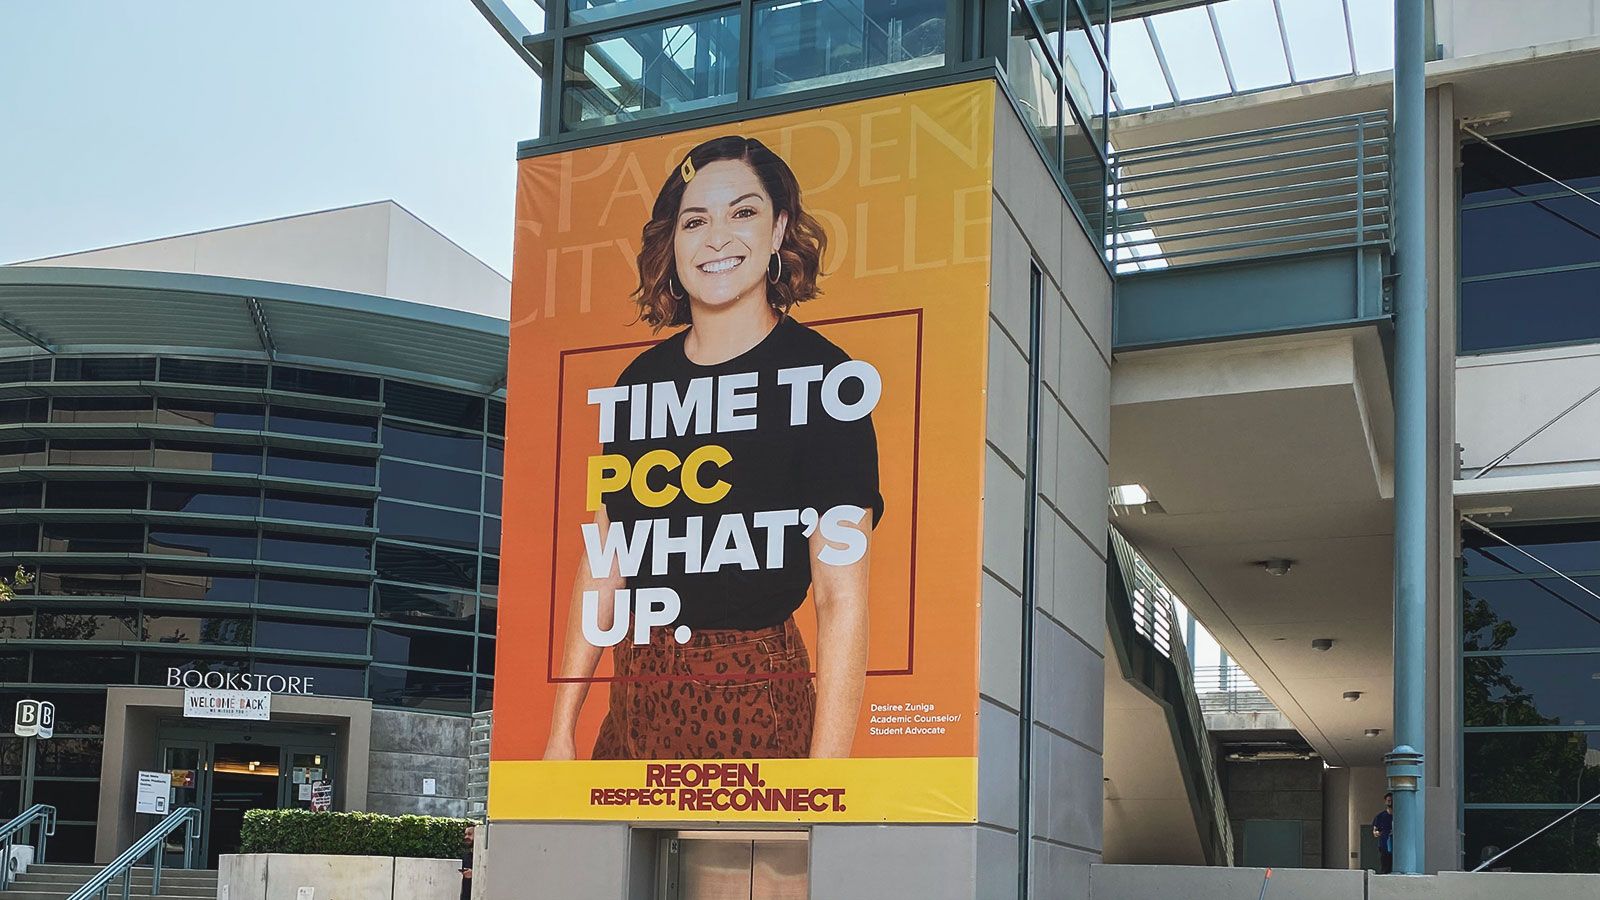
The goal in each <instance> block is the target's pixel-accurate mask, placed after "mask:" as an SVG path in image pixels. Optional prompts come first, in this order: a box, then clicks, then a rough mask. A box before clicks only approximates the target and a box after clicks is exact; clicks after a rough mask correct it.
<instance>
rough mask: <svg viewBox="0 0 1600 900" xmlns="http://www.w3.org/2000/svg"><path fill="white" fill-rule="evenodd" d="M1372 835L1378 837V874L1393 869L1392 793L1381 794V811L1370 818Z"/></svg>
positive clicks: (1383, 873)
mask: <svg viewBox="0 0 1600 900" xmlns="http://www.w3.org/2000/svg"><path fill="white" fill-rule="evenodd" d="M1372 836H1373V837H1375V838H1377V839H1378V856H1379V858H1380V860H1381V862H1380V863H1379V869H1378V874H1379V875H1388V874H1390V873H1392V872H1393V871H1394V794H1384V795H1383V812H1380V813H1378V815H1377V816H1376V817H1374V818H1373V820H1372Z"/></svg>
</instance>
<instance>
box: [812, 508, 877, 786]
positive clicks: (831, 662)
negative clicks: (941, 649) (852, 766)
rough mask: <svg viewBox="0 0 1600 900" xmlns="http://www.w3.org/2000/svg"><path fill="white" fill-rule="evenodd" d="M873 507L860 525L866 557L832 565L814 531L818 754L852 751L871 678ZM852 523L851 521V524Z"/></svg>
mask: <svg viewBox="0 0 1600 900" xmlns="http://www.w3.org/2000/svg"><path fill="white" fill-rule="evenodd" d="M870 516H871V513H870V512H868V513H867V515H866V516H863V522H862V523H861V528H860V529H859V530H860V531H861V532H862V535H863V536H864V540H865V542H866V543H867V550H866V551H863V552H862V554H861V558H860V559H858V560H856V561H855V562H853V563H850V564H849V565H844V566H830V565H828V564H826V563H824V562H822V561H821V560H819V559H818V558H817V554H818V553H820V552H821V551H822V549H823V548H824V547H826V546H827V542H826V541H824V540H823V538H822V529H820V528H819V529H817V531H816V532H815V533H813V534H812V535H811V593H812V598H813V599H814V600H815V601H816V604H817V715H816V724H815V725H814V726H813V728H812V731H811V756H812V757H813V758H824V757H844V756H849V755H850V744H851V742H852V741H854V740H855V737H856V720H857V719H859V718H860V717H861V693H862V691H863V690H864V689H865V688H866V681H867V565H868V563H869V561H870V559H871V553H870V550H871V541H872V530H871V524H870V520H868V517H870ZM847 527H848V526H847Z"/></svg>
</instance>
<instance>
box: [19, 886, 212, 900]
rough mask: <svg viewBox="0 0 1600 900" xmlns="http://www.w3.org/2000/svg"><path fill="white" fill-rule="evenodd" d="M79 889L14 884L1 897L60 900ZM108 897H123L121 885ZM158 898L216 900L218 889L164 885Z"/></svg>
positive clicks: (140, 894)
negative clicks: (43, 887) (210, 899)
mask: <svg viewBox="0 0 1600 900" xmlns="http://www.w3.org/2000/svg"><path fill="white" fill-rule="evenodd" d="M79 887H80V885H71V886H68V887H60V888H55V887H52V888H46V889H40V888H37V887H30V886H28V885H25V884H13V885H12V886H11V888H10V890H7V891H4V892H0V896H4V897H5V898H6V900H45V898H57V900H59V898H62V897H69V896H71V895H72V892H73V891H76V890H77V889H78V888H79ZM108 896H111V897H117V898H120V897H121V896H122V886H121V884H117V885H114V886H113V889H112V890H111V891H110V892H108ZM129 896H130V897H149V896H151V894H150V888H149V887H148V886H146V887H145V888H144V889H143V890H141V889H139V888H137V887H136V888H134V889H133V890H132V891H130V892H129ZM156 896H160V897H175V898H180V900H195V898H208V900H209V898H214V897H216V896H217V889H216V888H214V887H213V888H207V889H204V890H202V889H200V888H184V889H182V890H181V891H175V890H169V889H168V888H167V886H166V885H164V884H163V885H162V886H161V893H160V894H158V895H156Z"/></svg>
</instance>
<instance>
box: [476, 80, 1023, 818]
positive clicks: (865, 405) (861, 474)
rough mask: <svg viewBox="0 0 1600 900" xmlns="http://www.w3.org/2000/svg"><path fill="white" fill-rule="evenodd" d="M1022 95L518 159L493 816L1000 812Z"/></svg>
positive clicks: (964, 90)
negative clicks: (988, 650)
mask: <svg viewBox="0 0 1600 900" xmlns="http://www.w3.org/2000/svg"><path fill="white" fill-rule="evenodd" d="M994 93H995V88H994V86H993V85H992V84H989V83H987V82H984V83H975V84H968V85H956V86H950V87H941V88H936V89H930V90H926V91H920V92H916V93H909V94H901V95H897V96H891V97H883V98H877V99H871V100H864V101H860V102H856V103H849V104H843V105H838V106H833V107H829V108H825V109H813V110H806V111H803V112H796V113H791V114H785V115H779V116H773V117H769V118H762V119H755V120H750V121H744V122H737V123H731V124H726V125H719V126H714V127H708V128H699V129H696V130H693V131H688V132H681V133H676V134H670V135H662V136H656V137H648V138H640V139H638V140H633V141H628V142H623V143H615V144H609V145H606V146H600V147H594V148H588V149H581V150H574V151H570V152H564V153H554V154H549V155H543V156H537V157H532V158H529V159H526V160H523V161H522V163H521V164H520V173H519V184H518V196H517V246H516V261H515V274H514V278H513V291H512V293H513V300H512V324H511V358H510V369H509V373H508V389H509V393H510V397H511V403H510V421H509V426H508V427H509V431H508V439H509V445H508V451H509V452H508V454H507V462H506V470H507V471H506V486H505V497H506V504H505V506H506V512H505V523H504V541H505V547H506V550H505V553H504V561H503V568H502V578H503V579H504V580H503V582H502V584H503V593H504V601H503V602H502V604H501V606H500V613H499V615H500V620H499V621H500V632H499V633H500V644H501V650H500V652H499V663H498V670H497V677H496V679H495V681H496V688H495V697H494V706H495V728H494V737H493V748H492V762H491V774H490V798H489V804H490V809H489V811H490V815H491V817H493V818H507V819H614V820H629V821H634V820H662V821H695V820H717V821H724V822H729V821H746V822H757V821H808V822H879V821H896V822H941V821H944V822H949V821H972V820H973V819H974V818H975V816H976V795H977V786H976V779H977V763H976V758H975V757H976V750H977V721H976V713H977V705H978V693H977V680H978V611H979V599H978V594H979V574H980V565H981V561H980V547H981V543H982V541H981V521H980V513H981V505H982V472H983V459H984V453H983V448H984V421H983V416H984V385H985V382H986V378H985V362H986V356H985V353H986V345H987V341H988V333H989V332H988V325H987V322H988V318H987V317H988V281H989V246H990V209H991V203H992V199H991V196H992V193H991V192H992V172H991V148H992V143H993V121H994V108H993V104H994Z"/></svg>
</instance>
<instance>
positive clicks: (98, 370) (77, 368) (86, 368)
mask: <svg viewBox="0 0 1600 900" xmlns="http://www.w3.org/2000/svg"><path fill="white" fill-rule="evenodd" d="M155 377H156V361H155V359H154V358H153V357H152V358H149V359H140V358H138V357H131V356H102V357H81V358H77V359H58V360H56V380H57V381H154V380H155Z"/></svg>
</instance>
